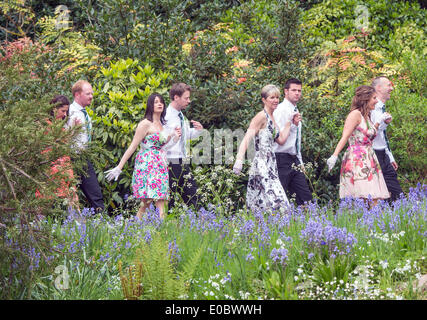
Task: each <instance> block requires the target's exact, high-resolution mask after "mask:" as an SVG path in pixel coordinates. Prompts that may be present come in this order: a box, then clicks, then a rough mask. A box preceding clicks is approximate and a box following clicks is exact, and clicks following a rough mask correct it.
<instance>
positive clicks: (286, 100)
mask: <svg viewBox="0 0 427 320" xmlns="http://www.w3.org/2000/svg"><path fill="white" fill-rule="evenodd" d="M283 102H284V103H287V104H288V105H289V106H291V107H292V108H294V109H295V108H297V106H296V105H294V104H293V103H292V102H290V101H289V100H288V99H286V98H284V99H283Z"/></svg>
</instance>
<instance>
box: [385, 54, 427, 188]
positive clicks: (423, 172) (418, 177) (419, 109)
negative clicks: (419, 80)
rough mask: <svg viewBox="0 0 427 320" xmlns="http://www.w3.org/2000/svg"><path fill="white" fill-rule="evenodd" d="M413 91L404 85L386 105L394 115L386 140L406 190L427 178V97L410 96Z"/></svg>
mask: <svg viewBox="0 0 427 320" xmlns="http://www.w3.org/2000/svg"><path fill="white" fill-rule="evenodd" d="M426 65H427V63H425V62H424V66H423V63H420V64H418V66H419V68H426ZM414 68H415V66H414ZM411 89H412V88H405V86H403V85H402V86H397V88H396V89H395V90H394V91H393V92H392V94H391V99H390V101H389V103H387V108H389V110H390V113H391V114H392V115H393V120H392V123H391V124H390V125H389V126H388V128H387V136H388V138H389V141H390V148H391V150H392V153H393V156H394V158H395V160H396V162H397V164H398V165H399V169H398V178H399V180H400V182H401V184H402V186H404V187H405V190H408V189H409V187H410V186H414V185H415V184H416V183H418V182H419V183H425V181H426V177H427V159H426V154H425V152H426V151H425V149H426V136H427V131H426V130H427V129H426V114H427V97H426V96H425V95H424V96H423V95H420V94H418V93H415V92H411V91H412V90H411ZM423 90H425V88H424V89H423Z"/></svg>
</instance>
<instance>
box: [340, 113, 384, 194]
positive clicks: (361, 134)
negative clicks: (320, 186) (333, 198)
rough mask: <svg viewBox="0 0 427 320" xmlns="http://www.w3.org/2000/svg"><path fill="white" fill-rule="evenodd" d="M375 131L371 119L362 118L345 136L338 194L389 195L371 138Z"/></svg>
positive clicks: (373, 136)
mask: <svg viewBox="0 0 427 320" xmlns="http://www.w3.org/2000/svg"><path fill="white" fill-rule="evenodd" d="M376 134H377V130H376V128H375V126H374V125H373V123H372V122H371V121H370V120H368V122H366V120H365V119H364V118H363V117H362V121H361V123H360V124H359V126H357V128H356V129H355V130H354V131H353V133H352V134H351V136H350V138H349V139H348V144H349V146H348V148H347V150H346V152H345V153H344V156H343V159H342V164H341V172H340V198H345V197H354V198H368V197H371V198H372V199H387V198H389V197H390V193H389V192H388V189H387V186H386V184H385V180H384V176H383V174H382V171H381V167H380V164H379V162H378V159H377V156H376V155H375V151H374V149H373V148H372V141H373V140H374V138H375V136H376Z"/></svg>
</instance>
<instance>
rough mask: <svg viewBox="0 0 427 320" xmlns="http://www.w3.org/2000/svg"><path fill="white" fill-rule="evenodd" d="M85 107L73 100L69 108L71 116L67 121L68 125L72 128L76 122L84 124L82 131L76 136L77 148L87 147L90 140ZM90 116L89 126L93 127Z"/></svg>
mask: <svg viewBox="0 0 427 320" xmlns="http://www.w3.org/2000/svg"><path fill="white" fill-rule="evenodd" d="M82 110H84V107H82V106H81V105H79V104H78V103H77V102H75V101H73V103H72V104H70V108H69V110H68V113H69V117H68V122H67V127H68V128H71V127H73V126H74V125H76V124H81V125H82V132H81V133H80V134H79V135H78V136H77V137H76V140H75V143H74V146H73V147H74V148H77V149H85V148H86V147H87V143H88V142H89V133H88V129H87V128H88V125H87V124H86V117H85V114H84V113H83V111H82ZM87 116H88V120H89V127H90V128H91V127H92V120H91V118H90V117H89V115H87Z"/></svg>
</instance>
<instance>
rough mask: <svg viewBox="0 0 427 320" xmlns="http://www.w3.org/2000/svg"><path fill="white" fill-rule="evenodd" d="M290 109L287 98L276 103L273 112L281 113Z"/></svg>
mask: <svg viewBox="0 0 427 320" xmlns="http://www.w3.org/2000/svg"><path fill="white" fill-rule="evenodd" d="M289 110H290V106H289V103H288V101H287V100H284V101H282V102H281V103H279V104H278V105H277V108H276V110H274V112H275V113H279V112H280V113H282V112H288V111H289Z"/></svg>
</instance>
